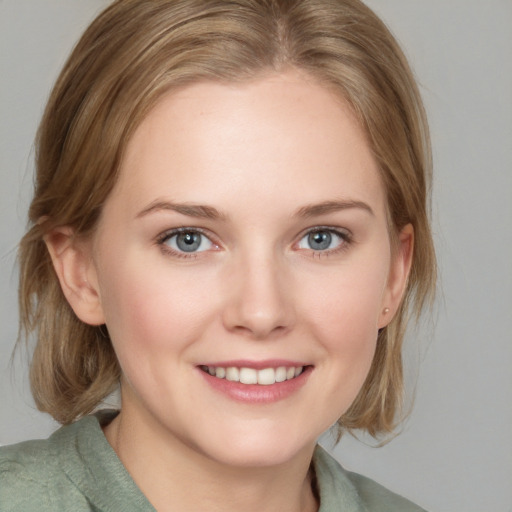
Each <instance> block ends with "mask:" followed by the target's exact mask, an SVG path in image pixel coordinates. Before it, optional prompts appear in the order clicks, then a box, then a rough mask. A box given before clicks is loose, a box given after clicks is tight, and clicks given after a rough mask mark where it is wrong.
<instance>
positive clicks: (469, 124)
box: [0, 0, 512, 512]
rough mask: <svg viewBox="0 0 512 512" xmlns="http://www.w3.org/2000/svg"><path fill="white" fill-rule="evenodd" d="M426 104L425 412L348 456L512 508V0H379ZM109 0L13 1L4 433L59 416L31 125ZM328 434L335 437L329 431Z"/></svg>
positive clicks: (412, 379)
mask: <svg viewBox="0 0 512 512" xmlns="http://www.w3.org/2000/svg"><path fill="white" fill-rule="evenodd" d="M367 3H368V4H369V5H370V6H371V7H372V8H374V9H375V10H376V11H377V13H379V14H380V15H381V16H382V17H383V18H384V20H385V21H386V22H387V23H388V25H389V26H390V28H391V29H392V31H393V32H394V34H395V35H396V36H397V38H398V40H399V41H400V42H401V43H402V45H403V46H404V48H405V51H406V53H407V55H408V57H409V58H410V60H411V63H412V66H413V68H414V70H415V73H416V75H417V78H418V80H419V82H420V84H421V90H422V94H423V96H424V100H425V103H426V106H427V110H428V114H429V118H430V125H431V130H432V141H433V147H434V163H435V190H434V204H433V206H434V208H433V209H434V222H433V225H434V231H435V237H436V242H437V249H438V253H439V262H440V267H441V280H440V285H441V288H440V294H439V299H438V303H437V306H436V313H435V315H434V321H433V326H432V325H430V324H428V325H426V326H424V327H423V328H422V329H420V330H419V331H418V332H416V333H412V334H411V335H410V336H409V337H408V340H407V344H408V346H407V352H406V359H407V361H408V362H409V363H410V367H409V368H410V369H409V371H408V384H409V388H410V389H412V388H413V387H416V399H415V405H414V410H413V413H412V415H411V417H410V419H409V420H408V421H407V422H406V423H405V425H404V427H403V431H402V433H401V435H400V436H398V437H397V438H396V439H394V440H393V441H392V442H391V443H389V444H388V445H386V446H384V447H383V448H375V447H372V446H369V444H371V442H370V441H369V440H367V439H363V440H362V441H363V442H360V441H356V440H354V439H352V438H349V437H347V438H346V439H343V440H342V442H341V443H340V445H338V446H337V447H336V448H335V450H334V453H335V456H336V457H337V458H338V459H339V460H340V461H341V462H342V464H344V466H345V467H347V468H348V469H351V470H354V471H357V472H361V473H364V474H365V475H367V476H370V477H372V478H374V479H376V480H377V481H379V482H381V483H382V484H384V485H386V486H388V487H390V488H391V489H393V490H396V491H398V492H399V493H400V494H403V495H405V496H407V497H409V498H411V499H412V500H413V501H416V502H418V503H419V504H421V505H422V506H423V507H425V508H427V509H428V510H431V511H438V512H499V511H501V512H511V511H512V439H511V438H512V28H511V27H512V1H511V0H428V1H426V0H369V1H368V2H367ZM106 5H107V2H106V1H105V0H0V51H1V54H0V77H1V78H0V92H1V94H0V99H1V105H0V322H1V324H0V325H1V326H2V327H1V329H0V443H1V444H8V443H13V442H17V441H21V440H24V439H28V438H34V437H46V436H47V435H48V434H50V432H51V431H52V430H53V429H55V428H56V425H55V424H54V423H53V422H52V421H51V419H50V418H48V417H47V416H45V415H43V414H41V413H39V412H37V411H36V410H35V408H34V406H33V403H32V401H31V397H30V393H29V389H28V383H27V377H26V356H25V355H24V354H23V353H20V354H18V355H17V356H16V357H15V358H14V359H13V360H12V363H11V352H12V349H13V346H14V343H15V340H16V334H17V270H16V264H15V262H16V244H17V243H18V240H19V238H20V236H21V234H22V232H23V229H24V225H25V220H26V209H27V205H28V202H29V199H30V194H31V184H32V172H33V138H34V135H35V130H36V127H37V124H38V121H39V118H40V116H41V113H42V109H43V105H44V102H45V100H46V98H47V96H48V94H49V90H50V88H51V86H52V84H53V82H54V80H55V78H56V76H57V73H58V71H59V69H60V68H61V66H62V65H63V63H64V60H65V58H66V56H67V55H68V53H69V51H70V49H71V47H72V45H73V44H74V43H75V42H76V40H77V38H78V37H79V35H80V34H81V32H82V31H83V29H84V28H85V27H86V25H87V24H88V23H89V22H90V21H91V19H92V18H93V17H94V15H95V14H97V13H98V12H99V10H100V9H102V8H103V7H105V6H106ZM324 441H325V443H326V444H327V445H329V439H328V438H326V439H325V440H324Z"/></svg>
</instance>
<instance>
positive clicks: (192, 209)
mask: <svg viewBox="0 0 512 512" xmlns="http://www.w3.org/2000/svg"><path fill="white" fill-rule="evenodd" d="M352 208H356V209H361V210H364V211H366V212H368V213H369V214H371V215H375V214H374V212H373V210H372V209H371V207H370V206H369V205H368V204H367V203H364V202H363V201H352V200H339V201H324V202H322V203H318V204H311V205H306V206H303V207H301V208H299V209H298V210H297V211H296V213H295V215H294V216H295V217H302V218H311V217H317V216H320V215H325V214H328V213H332V212H337V211H340V210H349V209H352ZM160 211H172V212H176V213H180V214H181V215H186V216H187V217H196V218H200V219H209V220H226V219H227V218H228V216H227V215H226V214H225V213H222V212H220V211H219V210H217V208H214V207H213V206H207V205H200V204H193V203H173V202H170V201H161V200H157V201H154V202H152V203H151V204H150V205H149V206H147V207H146V208H144V209H143V210H142V211H141V212H139V213H138V214H137V215H136V218H141V217H145V216H146V215H149V214H151V213H155V212H160Z"/></svg>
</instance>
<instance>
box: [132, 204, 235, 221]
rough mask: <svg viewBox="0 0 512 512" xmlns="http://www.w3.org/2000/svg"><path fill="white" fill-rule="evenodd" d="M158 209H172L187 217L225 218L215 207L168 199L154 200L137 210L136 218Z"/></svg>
mask: <svg viewBox="0 0 512 512" xmlns="http://www.w3.org/2000/svg"><path fill="white" fill-rule="evenodd" d="M159 211H172V212H177V213H180V214H181V215H186V216H188V217H197V218H200V219H210V220H218V219H226V217H227V216H226V215H225V214H223V213H221V212H220V211H219V210H217V208H214V207H213V206H206V205H200V204H189V203H172V202H169V201H154V202H153V203H151V204H150V205H149V206H148V207H147V208H144V210H142V211H141V212H139V213H138V214H137V216H136V218H141V217H145V216H146V215H149V214H150V213H154V212H159Z"/></svg>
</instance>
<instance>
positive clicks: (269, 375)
mask: <svg viewBox="0 0 512 512" xmlns="http://www.w3.org/2000/svg"><path fill="white" fill-rule="evenodd" d="M275 382H276V372H275V371H274V369H273V368H265V369H264V370H260V371H259V372H258V384H261V385H263V386H269V385H270V384H275Z"/></svg>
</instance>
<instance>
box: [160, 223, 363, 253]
mask: <svg viewBox="0 0 512 512" xmlns="http://www.w3.org/2000/svg"><path fill="white" fill-rule="evenodd" d="M324 232H326V233H330V234H334V235H335V236H337V237H338V238H340V240H341V243H340V245H339V247H336V248H334V249H325V250H316V251H315V250H314V249H304V250H306V251H308V252H309V253H311V254H312V255H313V257H315V258H322V257H328V256H330V255H334V254H339V253H341V252H344V251H346V250H348V248H349V247H350V245H351V244H353V242H354V240H353V236H352V233H350V232H349V231H348V230H340V229H339V228H334V227H330V226H315V227H314V228H310V229H308V230H306V231H304V232H302V233H301V235H300V236H299V240H298V242H295V243H294V246H296V245H298V244H299V243H300V242H301V241H302V240H303V239H304V238H305V237H306V236H309V235H312V234H314V233H324ZM182 233H198V234H200V235H201V236H204V237H205V238H207V239H208V240H209V241H210V243H211V244H212V245H213V246H215V247H218V246H219V244H217V243H216V242H215V241H214V240H213V239H212V238H213V237H212V236H211V235H210V234H209V233H207V232H206V231H205V230H203V229H201V228H196V227H194V228H192V227H181V228H175V229H171V230H169V231H165V232H164V233H162V234H161V235H159V236H158V237H157V239H156V244H157V245H158V246H159V247H160V249H161V250H162V251H163V252H165V253H166V254H171V255H172V256H174V257H177V258H184V259H194V258H197V257H198V256H199V255H200V253H201V252H208V251H194V252H189V253H187V252H184V251H176V250H175V249H173V248H171V247H170V246H169V245H167V244H166V242H168V241H169V240H170V239H171V238H172V237H174V236H176V235H179V234H182Z"/></svg>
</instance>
